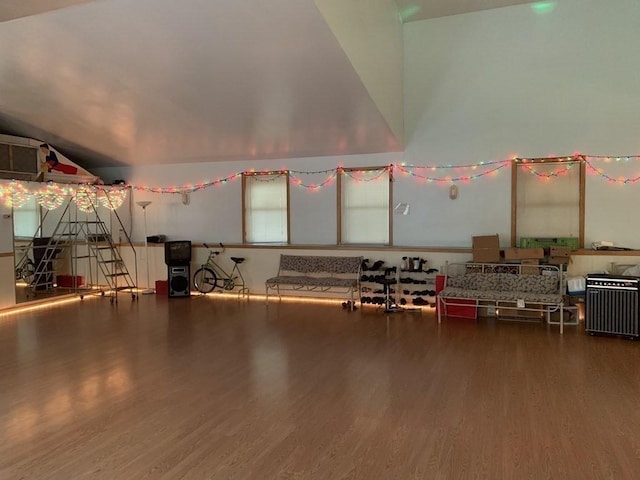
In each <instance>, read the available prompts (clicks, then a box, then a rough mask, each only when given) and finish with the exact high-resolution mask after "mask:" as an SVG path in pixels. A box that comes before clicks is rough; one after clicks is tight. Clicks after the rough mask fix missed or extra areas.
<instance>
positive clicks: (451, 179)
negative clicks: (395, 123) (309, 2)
mask: <svg viewBox="0 0 640 480" xmlns="http://www.w3.org/2000/svg"><path fill="white" fill-rule="evenodd" d="M639 159H640V156H638V155H616V156H611V155H583V154H578V153H574V154H573V155H569V156H550V157H545V158H524V157H513V158H511V159H509V160H496V161H489V162H484V161H482V162H478V163H467V164H462V165H397V164H391V165H386V166H382V167H380V168H374V169H370V168H366V169H364V168H363V169H357V168H350V169H346V168H344V167H342V166H339V167H335V168H328V169H324V170H316V171H301V170H265V171H254V170H252V171H245V172H236V173H233V174H231V175H229V176H226V177H223V178H219V179H216V180H209V181H205V182H201V183H195V184H186V185H182V186H171V187H164V186H155V187H154V186H145V185H135V184H124V185H117V186H105V185H76V186H73V185H68V184H56V183H53V182H48V183H46V184H36V185H37V186H36V187H34V186H33V185H34V183H33V182H22V181H18V180H12V181H11V182H9V183H5V184H1V183H0V202H1V203H3V204H4V205H5V206H7V207H10V208H19V207H21V206H23V205H25V204H26V203H27V202H28V201H29V199H30V198H31V197H35V198H36V202H37V204H38V205H40V206H42V207H43V208H45V209H47V210H54V209H56V208H59V207H60V206H61V205H62V204H63V203H64V201H65V198H67V197H70V198H71V199H72V200H73V201H75V202H76V204H77V205H78V208H80V209H81V210H83V209H90V208H93V207H92V205H102V206H104V207H106V208H109V209H114V210H115V209H117V208H118V207H120V206H121V205H122V204H123V203H124V200H125V199H126V197H127V194H128V191H129V190H136V191H140V192H148V193H157V194H184V193H193V192H197V191H199V190H204V189H207V188H210V187H217V186H223V185H226V184H227V183H229V182H232V181H233V180H235V179H238V178H241V177H242V176H243V175H252V176H254V178H255V179H257V180H260V181H273V180H274V179H275V178H278V177H280V176H282V175H289V177H290V179H291V181H292V183H293V185H295V186H297V187H301V188H305V189H307V190H318V189H320V188H322V187H325V186H328V185H331V184H332V183H333V182H334V180H335V179H336V178H337V176H338V175H340V174H343V175H347V176H349V177H351V178H352V179H354V180H355V181H360V182H370V181H374V180H377V179H379V178H380V177H382V175H384V174H385V173H386V172H388V173H389V174H390V175H391V177H392V178H393V175H394V174H395V173H396V172H397V173H400V174H403V175H405V176H408V177H412V178H415V179H416V180H419V181H422V182H426V183H436V184H451V183H455V182H470V181H473V180H477V179H480V178H483V177H487V176H491V175H495V174H497V173H498V172H499V171H500V170H502V169H504V168H505V167H507V166H511V165H513V164H517V165H519V166H520V167H522V168H523V169H524V170H526V171H527V172H529V173H530V174H532V175H535V176H537V177H539V178H541V179H544V180H550V179H553V178H557V177H561V176H563V175H566V174H567V173H568V172H569V171H570V170H571V169H572V168H573V167H574V166H575V165H576V164H578V163H579V162H583V163H584V164H585V167H586V169H587V172H588V173H589V174H591V175H595V176H599V177H601V178H602V179H604V180H606V181H607V182H609V183H616V184H635V183H637V182H639V181H640V174H638V175H636V176H630V177H626V176H618V177H614V176H613V175H611V174H609V173H607V172H606V171H605V169H603V168H600V167H599V166H598V165H596V164H597V163H605V164H607V163H614V162H615V163H620V162H625V163H629V162H630V161H632V160H639ZM540 164H542V165H544V164H547V165H548V164H557V165H558V167H557V168H556V169H555V170H553V171H551V172H546V171H544V170H543V169H540V168H539V165H540ZM445 170H455V171H456V174H454V175H451V174H448V175H440V174H438V173H437V172H443V171H445ZM467 171H468V173H467ZM429 172H434V173H432V174H431V173H429ZM311 175H326V177H325V178H324V179H323V180H322V181H320V182H317V183H312V182H309V181H305V180H303V178H302V177H303V176H311Z"/></svg>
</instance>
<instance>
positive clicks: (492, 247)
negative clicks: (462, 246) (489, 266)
mask: <svg viewBox="0 0 640 480" xmlns="http://www.w3.org/2000/svg"><path fill="white" fill-rule="evenodd" d="M472 245H473V247H472V249H473V261H474V262H478V263H498V262H499V261H500V239H499V238H498V235H497V234H496V235H484V236H479V237H472Z"/></svg>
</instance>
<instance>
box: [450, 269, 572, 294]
mask: <svg viewBox="0 0 640 480" xmlns="http://www.w3.org/2000/svg"><path fill="white" fill-rule="evenodd" d="M446 285H447V287H453V288H459V289H463V290H476V291H500V292H516V293H535V294H558V293H559V292H558V279H557V278H556V277H555V276H552V275H530V274H513V273H465V274H463V275H455V276H450V277H447V283H446Z"/></svg>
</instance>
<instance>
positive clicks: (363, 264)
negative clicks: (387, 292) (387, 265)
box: [360, 258, 369, 272]
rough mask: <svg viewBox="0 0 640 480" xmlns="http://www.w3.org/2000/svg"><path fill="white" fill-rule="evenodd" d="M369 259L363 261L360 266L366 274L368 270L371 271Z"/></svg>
mask: <svg viewBox="0 0 640 480" xmlns="http://www.w3.org/2000/svg"><path fill="white" fill-rule="evenodd" d="M368 262H369V259H368V258H365V259H364V260H362V263H361V264H360V268H361V269H362V271H363V272H366V271H367V270H369V263H368Z"/></svg>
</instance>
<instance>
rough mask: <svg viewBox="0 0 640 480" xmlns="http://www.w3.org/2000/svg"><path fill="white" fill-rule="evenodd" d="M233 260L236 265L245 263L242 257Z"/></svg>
mask: <svg viewBox="0 0 640 480" xmlns="http://www.w3.org/2000/svg"><path fill="white" fill-rule="evenodd" d="M231 260H232V261H233V262H234V263H242V262H244V258H242V257H231Z"/></svg>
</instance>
